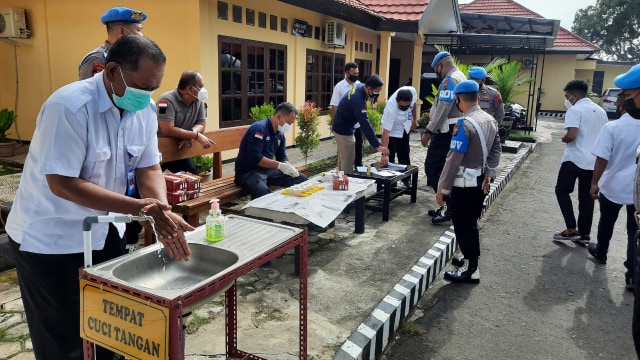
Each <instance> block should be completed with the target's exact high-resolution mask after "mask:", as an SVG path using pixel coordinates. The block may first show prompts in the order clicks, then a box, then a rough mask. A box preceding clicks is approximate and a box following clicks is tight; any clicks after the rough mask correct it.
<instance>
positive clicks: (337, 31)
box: [324, 21, 347, 46]
mask: <svg viewBox="0 0 640 360" xmlns="http://www.w3.org/2000/svg"><path fill="white" fill-rule="evenodd" d="M324 25H325V26H324V31H325V33H324V35H325V36H324V44H325V45H327V46H344V45H345V44H346V37H347V34H346V32H345V31H344V24H343V23H339V22H337V21H327V22H326V23H325V24H324Z"/></svg>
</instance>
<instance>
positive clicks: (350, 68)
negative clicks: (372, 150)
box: [329, 62, 363, 166]
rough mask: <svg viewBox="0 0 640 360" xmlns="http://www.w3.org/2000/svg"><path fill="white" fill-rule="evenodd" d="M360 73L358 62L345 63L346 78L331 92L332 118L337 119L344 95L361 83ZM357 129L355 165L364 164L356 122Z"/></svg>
mask: <svg viewBox="0 0 640 360" xmlns="http://www.w3.org/2000/svg"><path fill="white" fill-rule="evenodd" d="M359 75H360V71H359V70H358V64H356V63H354V62H348V63H346V64H345V65H344V79H342V80H340V81H339V82H338V83H337V84H336V86H334V87H333V93H332V94H331V101H330V102H329V105H331V118H332V119H335V117H336V112H337V111H338V106H340V100H342V98H343V97H344V95H345V94H346V93H348V92H349V90H351V88H352V87H353V86H355V85H357V84H360V81H358V76H359ZM354 128H355V129H356V131H355V132H354V133H353V136H354V137H355V139H356V142H355V151H356V157H355V160H354V165H355V166H362V142H363V141H362V131H360V124H356V125H355V126H354Z"/></svg>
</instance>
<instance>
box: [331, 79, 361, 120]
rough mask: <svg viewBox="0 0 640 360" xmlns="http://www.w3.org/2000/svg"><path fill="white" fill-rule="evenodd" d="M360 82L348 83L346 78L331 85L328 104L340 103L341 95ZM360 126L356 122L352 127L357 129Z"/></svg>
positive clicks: (336, 104) (335, 104)
mask: <svg viewBox="0 0 640 360" xmlns="http://www.w3.org/2000/svg"><path fill="white" fill-rule="evenodd" d="M358 84H360V81H358V80H356V82H354V83H353V85H352V84H349V83H348V82H347V79H342V80H341V81H339V82H338V83H337V84H336V86H334V87H333V94H331V101H330V102H329V105H331V106H338V105H340V100H342V97H343V96H344V95H345V94H346V93H347V92H349V90H351V88H352V87H354V86H356V85H358ZM359 127H360V124H358V123H356V124H355V125H354V126H353V128H354V129H357V128H359Z"/></svg>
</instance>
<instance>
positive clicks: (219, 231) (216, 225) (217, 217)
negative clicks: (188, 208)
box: [205, 199, 225, 242]
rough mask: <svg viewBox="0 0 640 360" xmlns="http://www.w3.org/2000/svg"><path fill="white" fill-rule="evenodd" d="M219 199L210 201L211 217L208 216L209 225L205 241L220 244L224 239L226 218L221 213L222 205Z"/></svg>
mask: <svg viewBox="0 0 640 360" xmlns="http://www.w3.org/2000/svg"><path fill="white" fill-rule="evenodd" d="M218 201H219V200H218V199H213V200H211V201H210V203H211V210H209V215H207V225H206V231H207V235H206V237H205V240H207V241H208V242H218V241H220V240H222V239H224V221H225V219H224V216H223V215H222V212H221V211H220V203H219V202H218Z"/></svg>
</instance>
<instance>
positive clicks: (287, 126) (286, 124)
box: [278, 121, 291, 134]
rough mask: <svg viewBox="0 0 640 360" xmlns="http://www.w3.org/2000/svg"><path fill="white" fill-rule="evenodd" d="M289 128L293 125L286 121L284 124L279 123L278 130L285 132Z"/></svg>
mask: <svg viewBox="0 0 640 360" xmlns="http://www.w3.org/2000/svg"><path fill="white" fill-rule="evenodd" d="M289 129H291V125H290V124H288V123H287V122H286V121H285V122H284V124H282V125H278V131H280V132H281V133H283V134H284V133H286V132H287V131H289Z"/></svg>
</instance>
